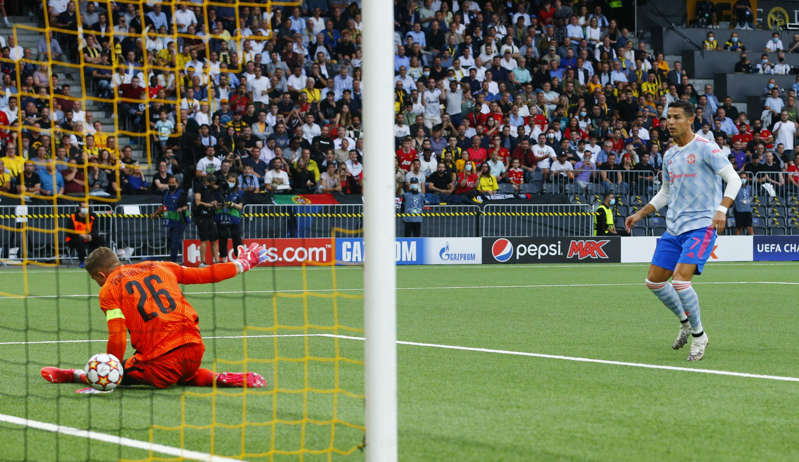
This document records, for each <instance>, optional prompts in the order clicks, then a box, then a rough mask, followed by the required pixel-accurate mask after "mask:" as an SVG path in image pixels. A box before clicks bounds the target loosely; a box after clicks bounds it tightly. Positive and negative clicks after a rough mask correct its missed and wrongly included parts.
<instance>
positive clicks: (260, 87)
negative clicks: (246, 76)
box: [247, 75, 270, 104]
mask: <svg viewBox="0 0 799 462" xmlns="http://www.w3.org/2000/svg"><path fill="white" fill-rule="evenodd" d="M269 88H270V84H269V79H267V78H266V77H264V76H263V75H262V76H261V78H260V79H252V80H247V90H248V91H251V92H252V99H253V101H255V102H256V103H262V104H269V95H268V94H267V92H268V91H269Z"/></svg>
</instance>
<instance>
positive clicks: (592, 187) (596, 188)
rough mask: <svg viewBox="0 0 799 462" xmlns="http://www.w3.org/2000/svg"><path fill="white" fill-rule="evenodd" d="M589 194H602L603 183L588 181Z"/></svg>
mask: <svg viewBox="0 0 799 462" xmlns="http://www.w3.org/2000/svg"><path fill="white" fill-rule="evenodd" d="M588 193H589V194H602V185H601V184H597V183H588Z"/></svg>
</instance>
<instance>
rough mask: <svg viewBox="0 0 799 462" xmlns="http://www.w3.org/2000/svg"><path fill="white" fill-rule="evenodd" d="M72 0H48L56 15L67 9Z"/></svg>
mask: <svg viewBox="0 0 799 462" xmlns="http://www.w3.org/2000/svg"><path fill="white" fill-rule="evenodd" d="M69 1H70V0H48V2H47V4H48V5H49V6H50V9H51V10H52V11H53V13H55V15H56V16H58V15H59V14H61V13H63V12H64V11H67V4H68V3H69Z"/></svg>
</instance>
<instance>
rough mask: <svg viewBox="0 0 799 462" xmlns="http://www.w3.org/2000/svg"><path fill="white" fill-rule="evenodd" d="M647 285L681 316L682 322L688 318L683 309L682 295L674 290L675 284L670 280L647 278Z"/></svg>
mask: <svg viewBox="0 0 799 462" xmlns="http://www.w3.org/2000/svg"><path fill="white" fill-rule="evenodd" d="M646 286H647V287H649V290H651V291H652V293H653V294H655V296H656V297H657V298H659V299H660V301H661V302H663V304H664V305H666V308H668V309H670V310H671V312H672V313H674V314H675V315H676V316H677V318H679V320H680V322H683V321H685V320H686V319H688V316H686V315H685V310H683V304H682V301H681V300H680V296H679V295H678V294H677V291H676V290H674V286H673V285H671V283H670V282H668V281H666V282H652V281H650V280H649V279H647V280H646Z"/></svg>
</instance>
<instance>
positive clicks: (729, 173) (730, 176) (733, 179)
mask: <svg viewBox="0 0 799 462" xmlns="http://www.w3.org/2000/svg"><path fill="white" fill-rule="evenodd" d="M716 173H717V174H718V175H719V176H720V177H721V178H722V179H723V180H724V182H725V183H727V186H726V187H725V188H724V197H722V198H721V205H719V207H718V209H716V214H715V215H714V216H713V227H714V228H716V232H717V233H718V234H721V233H723V232H724V228H725V227H726V226H727V209H729V208H730V207H732V204H733V202H735V197H736V196H737V195H738V191H739V190H740V189H741V177H740V176H738V173H736V172H735V168H734V167H733V166H732V164H730V163H727V165H725V166H724V167H722V168H721V170H719V171H717V172H716Z"/></svg>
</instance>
